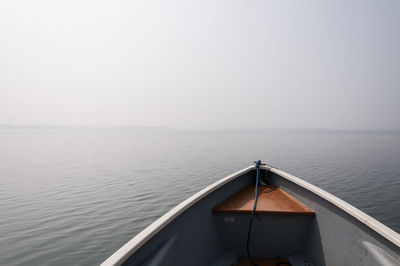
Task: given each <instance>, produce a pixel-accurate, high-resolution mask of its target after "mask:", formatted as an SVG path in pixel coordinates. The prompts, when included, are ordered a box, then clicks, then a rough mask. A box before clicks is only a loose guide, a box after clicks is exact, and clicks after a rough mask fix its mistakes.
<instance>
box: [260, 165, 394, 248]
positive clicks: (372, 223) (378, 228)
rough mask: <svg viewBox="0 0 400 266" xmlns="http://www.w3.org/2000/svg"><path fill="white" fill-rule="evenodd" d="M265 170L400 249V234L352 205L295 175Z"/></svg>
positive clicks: (275, 170) (274, 169) (276, 170)
mask: <svg viewBox="0 0 400 266" xmlns="http://www.w3.org/2000/svg"><path fill="white" fill-rule="evenodd" d="M261 168H263V169H268V170H270V171H271V172H273V173H275V174H277V175H279V176H281V177H283V178H285V179H287V180H289V181H291V182H293V183H295V184H297V185H299V186H300V187H302V188H305V189H306V190H308V191H311V192H312V193H314V194H316V195H318V196H319V197H321V198H323V199H325V200H327V201H329V202H330V203H332V204H333V205H335V206H336V207H338V208H340V209H341V210H343V211H345V212H347V213H348V214H350V215H351V216H353V217H354V218H356V219H357V220H359V221H360V222H362V223H363V224H365V225H367V226H368V227H369V228H371V229H372V230H374V231H375V232H377V233H378V234H380V235H381V236H383V237H384V238H386V239H387V240H389V241H390V242H392V243H393V244H395V245H397V246H398V247H400V234H398V233H397V232H395V231H393V230H392V229H390V228H389V227H387V226H386V225H384V224H382V223H381V222H379V221H377V220H375V219H374V218H373V217H371V216H369V215H368V214H366V213H364V212H363V211H361V210H359V209H357V208H356V207H354V206H352V205H350V204H349V203H347V202H345V201H343V200H341V199H339V198H338V197H336V196H334V195H332V194H331V193H329V192H326V191H325V190H322V189H320V188H319V187H316V186H314V185H312V184H310V183H308V182H306V181H304V180H302V179H300V178H298V177H295V176H294V175H291V174H288V173H286V172H284V171H282V170H279V169H276V168H272V167H268V166H261Z"/></svg>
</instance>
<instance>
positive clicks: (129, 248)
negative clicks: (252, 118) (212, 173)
mask: <svg viewBox="0 0 400 266" xmlns="http://www.w3.org/2000/svg"><path fill="white" fill-rule="evenodd" d="M260 168H261V169H265V170H268V171H271V172H272V173H275V174H277V175H278V176H280V177H281V178H284V179H286V180H288V181H289V182H292V183H294V184H296V185H298V186H300V187H302V188H304V189H306V190H307V191H309V192H311V193H313V194H315V195H317V196H318V197H320V198H322V199H324V200H327V201H328V202H330V203H332V204H333V205H335V206H336V207H338V208H339V209H341V210H343V211H345V212H346V213H348V214H349V215H350V216H352V217H354V218H356V219H357V220H358V221H360V222H361V223H363V224H365V225H366V226H368V227H369V228H371V229H372V230H373V231H375V232H377V233H378V234H379V235H381V236H382V237H384V238H385V239H387V240H388V241H389V242H391V243H393V244H394V245H397V246H398V247H400V234H399V233H397V232H395V231H394V230H392V229H390V228H389V227H387V226H386V225H384V224H382V223H381V222H379V221H378V220H376V219H375V218H373V217H371V216H369V215H368V214H366V213H364V212H363V211H361V210H359V209H357V208H356V207H354V206H352V205H351V204H349V203H347V202H345V201H343V200H341V199H340V198H338V197H336V196H334V195H332V194H330V193H329V192H327V191H325V190H323V189H321V188H319V187H317V186H314V185H312V184H310V183H308V182H307V181H304V180H302V179H300V178H298V177H296V176H294V175H292V174H289V173H287V172H285V171H282V170H279V169H277V168H274V167H271V166H268V165H261V166H260ZM251 170H255V165H251V166H248V167H246V168H244V169H242V170H239V171H237V172H235V173H233V174H231V175H228V176H227V177H224V178H222V179H220V180H218V181H217V182H215V183H213V184H211V185H209V186H207V187H206V188H204V189H202V190H200V191H199V192H197V193H196V194H194V195H193V196H191V197H189V198H188V199H186V200H184V201H183V202H181V203H180V204H178V205H177V206H176V207H174V208H173V209H171V210H170V211H168V212H167V213H165V214H164V215H163V216H161V217H160V218H158V219H157V220H156V221H154V222H153V223H152V224H150V225H149V226H147V227H146V228H145V229H144V230H142V231H141V232H140V233H139V234H137V235H136V236H135V237H133V238H132V239H131V240H129V241H128V242H127V243H125V244H124V245H123V246H122V247H121V248H119V249H118V250H117V251H116V252H114V253H113V254H112V255H111V256H110V257H108V258H107V259H106V260H105V261H104V262H103V263H102V264H101V266H108V265H121V264H122V263H123V262H125V260H126V259H128V258H129V257H130V256H131V255H132V254H133V253H134V252H135V251H137V250H138V249H139V248H140V247H142V246H143V245H144V244H145V243H146V242H147V241H148V240H149V239H150V238H151V237H153V236H154V235H155V234H157V233H158V232H159V231H161V230H162V229H163V228H164V227H165V226H167V225H168V224H169V223H171V222H172V221H173V220H174V219H175V218H177V217H178V216H179V215H180V214H181V213H183V212H184V211H186V210H187V209H189V208H190V207H191V206H193V205H194V204H195V203H197V202H199V201H200V200H201V199H203V198H204V197H206V196H207V195H209V194H211V193H212V192H214V191H215V190H217V189H218V188H220V187H222V186H223V185H225V184H227V183H229V182H231V181H233V180H234V179H236V178H238V177H239V176H242V175H244V174H246V173H248V172H249V171H251Z"/></svg>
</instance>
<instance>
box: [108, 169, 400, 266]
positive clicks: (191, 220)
mask: <svg viewBox="0 0 400 266" xmlns="http://www.w3.org/2000/svg"><path fill="white" fill-rule="evenodd" d="M102 265H104V266H106V265H107V266H108V265H212V266H218V265H259V266H261V265H302V266H304V265H400V235H399V234H398V233H397V232H395V231H393V230H392V229H390V228H388V227H387V226H385V225H384V224H382V223H380V222H378V221H377V220H375V219H374V218H372V217H371V216H369V215H367V214H365V213H364V212H362V211H360V210H359V209H357V208H355V207H354V206H352V205H350V204H349V203H346V202H345V201H343V200H341V199H339V198H337V197H336V196H334V195H332V194H330V193H328V192H326V191H324V190H322V189H321V188H318V187H316V186H314V185H312V184H310V183H308V182H306V181H304V180H302V179H300V178H298V177H295V176H293V175H291V174H288V173H286V172H284V171H282V170H279V169H277V168H275V167H272V166H269V165H267V164H262V163H261V162H260V161H258V162H255V164H253V165H250V166H249V167H247V168H245V169H243V170H240V171H238V172H236V173H233V174H232V175H229V176H227V177H225V178H222V179H221V180H219V181H217V182H215V183H214V184H212V185H210V186H208V187H206V188H205V189H203V190H201V191H199V192H198V193H196V194H195V195H193V196H191V197H190V198H188V199H187V200H185V201H183V202H182V203H180V204H179V205H178V206H176V207H175V208H173V209H172V210H170V211H169V212H167V213H166V214H165V215H163V216H162V217H160V218H159V219H158V220H156V221H155V222H153V223H152V224H151V225H149V226H148V227H147V228H145V229H144V230H143V231H142V232H140V233H139V234H138V235H136V236H135V237H134V238H133V239H131V240H130V241H128V242H127V243H126V244H125V245H123V246H122V247H121V248H120V249H119V250H117V251H116V252H115V253H114V254H113V255H111V256H110V257H109V258H108V259H107V260H105V261H104V262H103V263H102Z"/></svg>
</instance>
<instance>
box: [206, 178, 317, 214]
mask: <svg viewBox="0 0 400 266" xmlns="http://www.w3.org/2000/svg"><path fill="white" fill-rule="evenodd" d="M254 189H255V184H252V185H249V186H247V187H245V188H244V189H242V190H240V191H239V192H237V193H235V194H234V195H233V196H231V197H230V198H228V199H227V200H225V201H223V202H222V203H220V204H218V205H217V206H216V207H214V208H213V212H244V213H250V212H251V211H252V210H253V205H254ZM256 213H274V214H294V215H315V213H314V212H313V211H312V210H311V209H310V208H308V207H307V206H306V205H304V204H303V203H301V202H300V201H298V200H297V199H295V198H294V197H292V196H291V195H289V194H288V193H286V192H284V191H283V190H281V189H280V188H276V187H274V186H266V187H261V186H259V187H258V200H257V208H256Z"/></svg>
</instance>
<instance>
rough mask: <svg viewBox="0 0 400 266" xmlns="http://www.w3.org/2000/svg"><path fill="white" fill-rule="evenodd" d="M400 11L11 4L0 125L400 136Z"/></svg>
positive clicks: (228, 4) (273, 5)
mask: <svg viewBox="0 0 400 266" xmlns="http://www.w3.org/2000/svg"><path fill="white" fill-rule="evenodd" d="M399 101H400V1H398V0H393V1H378V0H376V1H364V0H363V1H333V0H332V1H319V0H318V1H317V0H316V1H278V0H277V1H265V0H262V1H249V0H246V1H236V0H228V1H219V0H212V1H204V0H197V1H171V0H168V1H147V0H146V1H98V0H88V1H82V0H79V1H71V0H69V1H54V0H49V1H31V0H29V1H17V0H16V1H11V0H9V1H2V2H1V3H0V123H9V124H63V125H70V126H116V125H141V126H167V127H178V128H298V127H300V128H310V127H312V128H316V127H317V128H400V118H399V116H400V103H399Z"/></svg>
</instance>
